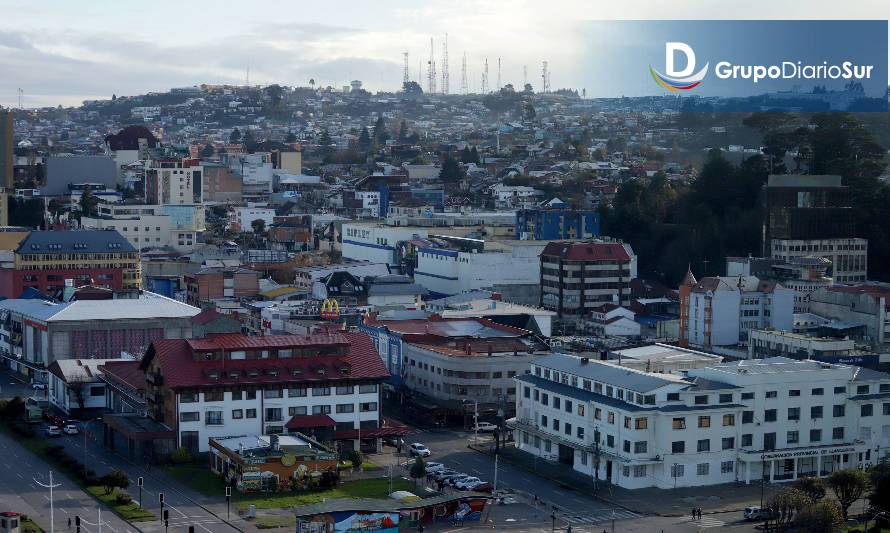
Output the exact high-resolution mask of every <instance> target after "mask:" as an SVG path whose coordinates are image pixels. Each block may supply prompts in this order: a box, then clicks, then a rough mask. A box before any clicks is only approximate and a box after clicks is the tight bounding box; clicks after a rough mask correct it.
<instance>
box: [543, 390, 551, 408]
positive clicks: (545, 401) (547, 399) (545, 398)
mask: <svg viewBox="0 0 890 533" xmlns="http://www.w3.org/2000/svg"><path fill="white" fill-rule="evenodd" d="M541 405H550V396H548V395H547V393H546V392H544V393H541Z"/></svg>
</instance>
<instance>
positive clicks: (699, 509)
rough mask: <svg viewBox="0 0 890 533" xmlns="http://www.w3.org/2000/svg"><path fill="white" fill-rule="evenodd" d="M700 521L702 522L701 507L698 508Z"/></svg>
mask: <svg viewBox="0 0 890 533" xmlns="http://www.w3.org/2000/svg"><path fill="white" fill-rule="evenodd" d="M698 519H699V520H701V507H699V508H698Z"/></svg>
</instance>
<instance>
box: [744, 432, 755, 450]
mask: <svg viewBox="0 0 890 533" xmlns="http://www.w3.org/2000/svg"><path fill="white" fill-rule="evenodd" d="M753 445H754V435H753V434H751V433H743V434H742V446H747V447H750V446H753Z"/></svg>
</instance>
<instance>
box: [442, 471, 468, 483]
mask: <svg viewBox="0 0 890 533" xmlns="http://www.w3.org/2000/svg"><path fill="white" fill-rule="evenodd" d="M460 476H466V474H464V473H461V472H452V473H450V474H448V475H445V476H442V477H440V478H439V481H441V482H442V484H443V485H450V484H451V482H452V481H453V480H454V479H455V478H458V477H460ZM467 477H469V476H467Z"/></svg>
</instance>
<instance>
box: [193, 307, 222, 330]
mask: <svg viewBox="0 0 890 533" xmlns="http://www.w3.org/2000/svg"><path fill="white" fill-rule="evenodd" d="M221 316H222V315H221V314H220V313H219V312H218V311H216V310H215V309H205V310H203V311H201V312H200V313H198V314H197V315H195V316H193V317H192V322H194V323H195V324H198V325H201V326H203V325H204V324H207V323H209V322H213V321H214V320H216V319H217V318H219V317H221Z"/></svg>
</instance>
